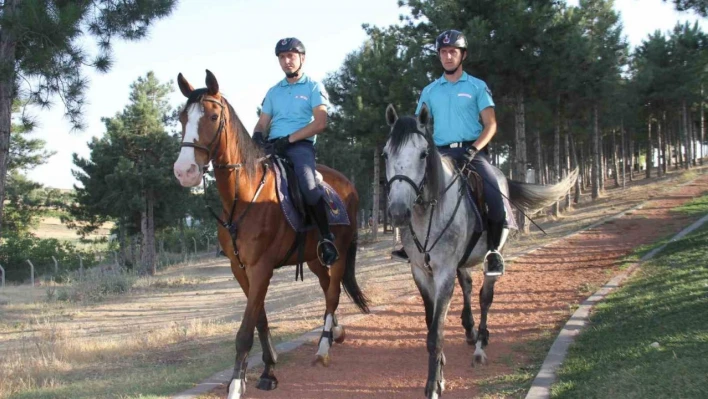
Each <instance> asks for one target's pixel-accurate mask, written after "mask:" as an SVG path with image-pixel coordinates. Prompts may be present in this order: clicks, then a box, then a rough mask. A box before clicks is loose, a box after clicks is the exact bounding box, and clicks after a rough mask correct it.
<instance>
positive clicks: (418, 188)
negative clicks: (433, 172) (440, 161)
mask: <svg viewBox="0 0 708 399" xmlns="http://www.w3.org/2000/svg"><path fill="white" fill-rule="evenodd" d="M414 133H415V134H419V135H421V136H422V137H423V138H424V139H426V142H427V138H426V137H425V134H423V133H421V132H417V131H416V132H414ZM429 152H430V151H429V148H428V149H426V153H425V154H426V157H427V156H428V154H429ZM384 158H385V159H386V160H388V154H384ZM427 178H428V170H427V168H425V170H424V171H423V178H422V179H421V180H420V183H418V184H416V182H414V181H413V179H411V178H410V177H408V176H406V175H395V176H393V177H391V178H390V179H389V180H388V181H387V182H386V189H387V191H389V192H390V191H391V184H393V183H394V182H396V181H398V180H400V181H402V182H404V183H408V185H410V186H411V188H413V192H415V195H416V197H415V201H413V202H414V203H415V204H416V205H423V206H427V205H430V204H432V203H434V202H437V200H435V199H433V200H430V201H425V200H424V199H423V189H424V188H425V183H426V182H427Z"/></svg>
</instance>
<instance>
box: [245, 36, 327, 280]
mask: <svg viewBox="0 0 708 399" xmlns="http://www.w3.org/2000/svg"><path fill="white" fill-rule="evenodd" d="M275 55H276V56H277V57H278V62H279V63H280V68H281V69H282V70H283V72H285V78H284V79H283V80H281V81H280V82H278V83H277V84H276V85H275V86H273V87H272V88H271V89H270V90H268V93H266V96H265V98H264V99H263V104H262V106H263V108H262V109H261V115H260V117H259V119H258V123H256V127H255V128H254V129H253V140H254V141H255V142H256V143H258V144H259V145H260V146H262V147H263V148H265V149H266V151H268V152H269V153H271V154H274V155H277V156H279V157H282V158H286V159H288V160H290V162H292V164H293V169H294V171H295V175H296V176H297V181H298V186H299V188H300V192H301V193H302V196H303V198H304V200H305V203H306V204H307V205H308V206H309V207H310V210H311V211H310V212H311V213H312V216H313V217H314V219H315V223H316V224H317V228H318V229H319V232H320V246H321V248H322V258H321V261H322V263H323V265H324V266H326V267H329V266H330V265H332V263H334V262H335V261H336V260H337V259H338V258H339V254H338V253H337V247H335V245H334V234H332V232H331V231H330V229H329V220H328V219H327V207H328V206H327V204H326V203H325V200H324V197H323V195H324V193H323V190H322V187H321V186H320V185H319V184H317V180H316V169H315V148H314V142H315V136H316V135H317V134H319V133H322V131H324V129H325V127H326V126H327V108H328V107H329V100H328V96H327V91H326V90H325V88H324V86H323V85H322V84H321V83H319V82H315V81H314V80H312V79H310V78H309V77H308V76H306V75H305V74H304V72H303V71H302V65H303V63H304V62H305V45H304V44H302V42H301V41H300V40H298V39H296V38H294V37H288V38H285V39H282V40H279V41H278V43H277V44H276V45H275ZM268 128H270V134H269V136H268V142H266V138H265V135H264V134H263V132H264V131H266V130H267V129H268Z"/></svg>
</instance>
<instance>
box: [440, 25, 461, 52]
mask: <svg viewBox="0 0 708 399" xmlns="http://www.w3.org/2000/svg"><path fill="white" fill-rule="evenodd" d="M443 47H457V48H459V49H460V50H467V39H466V38H465V34H464V33H462V32H460V31H459V30H454V29H450V30H446V31H445V32H443V33H441V34H440V35H438V38H437V39H435V51H437V52H440V49H441V48H443Z"/></svg>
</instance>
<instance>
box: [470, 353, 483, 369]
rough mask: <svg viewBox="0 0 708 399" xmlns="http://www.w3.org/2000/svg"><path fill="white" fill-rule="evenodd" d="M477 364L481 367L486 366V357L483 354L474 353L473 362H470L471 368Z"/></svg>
mask: <svg viewBox="0 0 708 399" xmlns="http://www.w3.org/2000/svg"><path fill="white" fill-rule="evenodd" d="M477 364H481V365H486V364H487V355H485V354H484V353H481V354H479V353H475V354H474V362H472V367H474V366H475V365H477Z"/></svg>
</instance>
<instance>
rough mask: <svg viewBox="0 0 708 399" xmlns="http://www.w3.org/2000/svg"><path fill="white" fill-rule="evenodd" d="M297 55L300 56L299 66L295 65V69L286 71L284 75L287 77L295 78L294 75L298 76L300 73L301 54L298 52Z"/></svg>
mask: <svg viewBox="0 0 708 399" xmlns="http://www.w3.org/2000/svg"><path fill="white" fill-rule="evenodd" d="M298 56H299V58H300V66H299V67H297V69H296V70H295V72H290V73H286V74H285V76H286V77H288V78H290V79H292V78H296V77H298V75H300V70H301V69H302V54H298Z"/></svg>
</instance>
